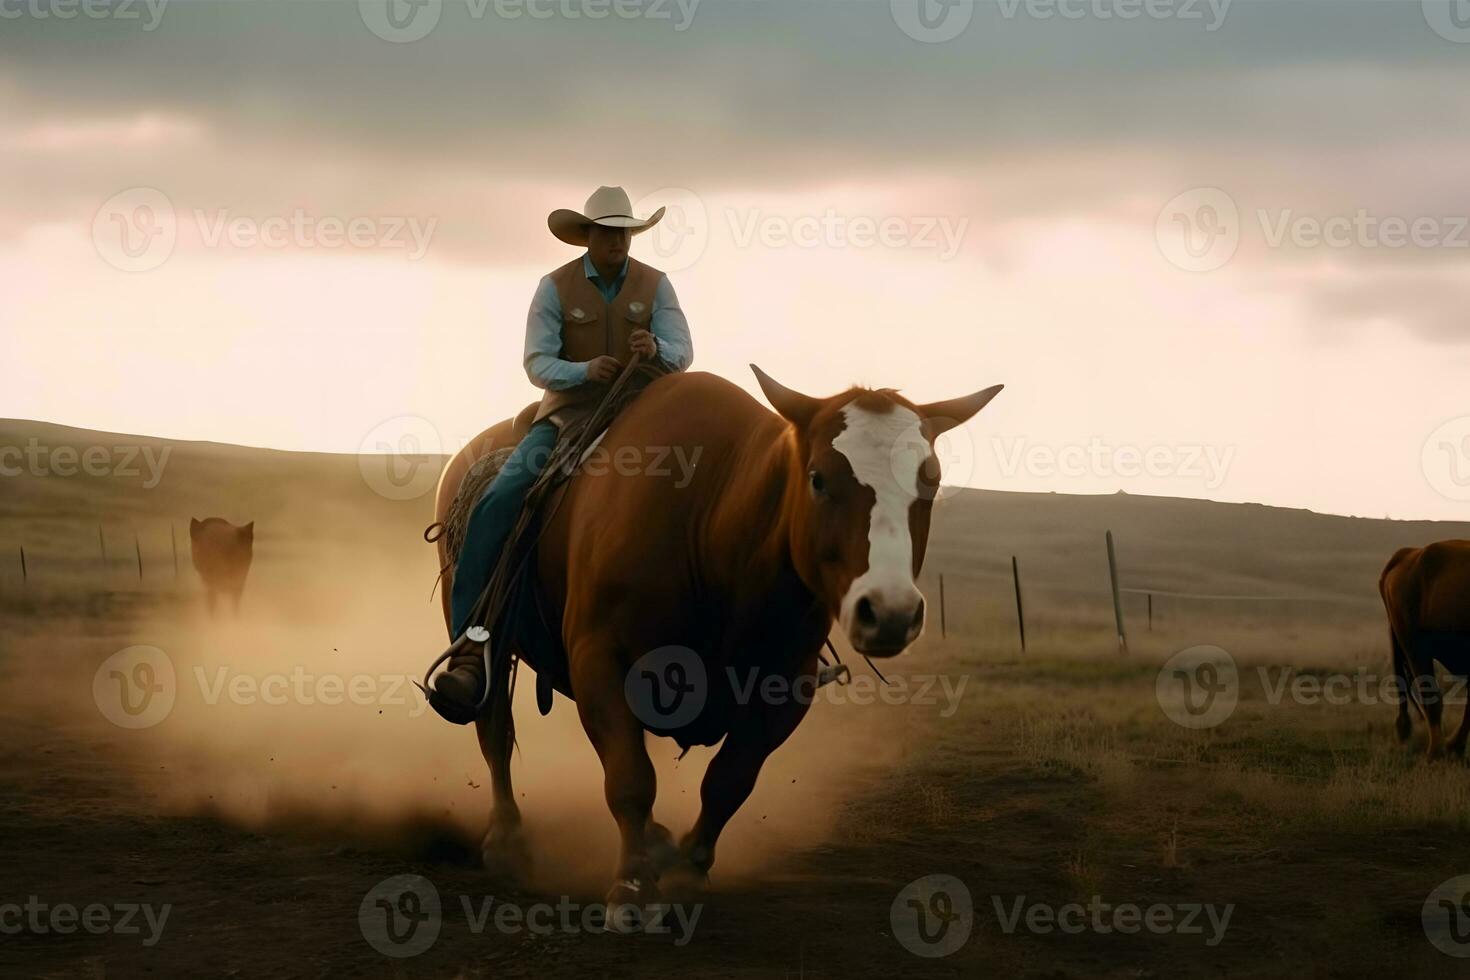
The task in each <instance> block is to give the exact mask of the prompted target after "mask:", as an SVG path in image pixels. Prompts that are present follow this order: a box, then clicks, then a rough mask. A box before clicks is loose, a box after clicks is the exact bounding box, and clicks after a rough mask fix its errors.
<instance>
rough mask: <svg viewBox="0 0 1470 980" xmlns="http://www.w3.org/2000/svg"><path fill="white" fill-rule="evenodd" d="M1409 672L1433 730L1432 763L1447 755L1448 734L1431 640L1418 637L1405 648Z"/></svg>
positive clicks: (1430, 739)
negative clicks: (1445, 752) (1446, 736)
mask: <svg viewBox="0 0 1470 980" xmlns="http://www.w3.org/2000/svg"><path fill="white" fill-rule="evenodd" d="M1404 664H1405V670H1406V672H1407V673H1408V675H1409V677H1410V688H1411V689H1412V691H1413V696H1414V703H1415V704H1416V705H1417V706H1418V708H1419V711H1420V713H1421V714H1423V715H1424V724H1425V727H1426V728H1427V729H1428V730H1429V749H1428V752H1427V755H1428V758H1429V759H1430V760H1431V761H1432V760H1434V759H1438V758H1439V757H1440V756H1441V755H1442V754H1443V753H1444V732H1443V731H1442V730H1441V728H1440V718H1441V717H1442V716H1443V714H1444V695H1443V694H1442V693H1441V692H1440V689H1439V680H1438V679H1437V678H1436V677H1435V676H1434V657H1433V655H1432V647H1431V641H1430V639H1428V638H1426V637H1424V636H1422V635H1421V636H1417V637H1415V639H1414V642H1413V643H1409V644H1405V645H1404Z"/></svg>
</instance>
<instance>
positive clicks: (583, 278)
mask: <svg viewBox="0 0 1470 980" xmlns="http://www.w3.org/2000/svg"><path fill="white" fill-rule="evenodd" d="M663 275H664V274H663V273H662V272H660V271H658V270H657V269H655V268H653V267H652V266H649V265H644V264H643V263H642V262H639V261H638V260H637V259H635V258H632V257H631V256H630V257H629V258H628V276H627V278H626V279H624V280H623V288H622V289H620V290H618V294H617V295H616V296H614V297H613V300H612V302H611V303H609V302H607V301H606V300H604V299H603V298H602V293H600V292H599V291H598V289H597V287H596V286H594V285H593V284H592V283H591V282H590V281H589V280H588V279H587V275H586V272H585V269H584V267H583V265H582V257H581V256H578V257H577V258H575V259H573V260H572V261H571V262H568V263H567V264H566V265H564V266H562V267H561V268H559V269H557V270H556V271H555V272H553V273H552V274H551V282H552V284H553V285H554V286H556V295H557V298H558V299H559V300H560V301H561V355H560V356H561V358H562V359H563V360H566V361H590V360H592V359H593V358H594V357H601V356H603V355H604V354H610V355H612V356H613V357H616V358H617V359H618V360H619V361H621V362H623V363H624V364H627V363H628V358H629V357H631V356H632V352H631V351H630V350H628V337H629V335H630V334H632V333H633V331H634V330H647V329H649V323H650V322H651V320H652V318H653V294H654V293H655V292H656V291H657V290H658V284H659V281H660V280H662V279H663ZM607 388H608V386H607V385H606V384H603V383H601V382H597V381H588V382H587V383H585V384H580V385H578V386H577V387H575V388H567V389H565V390H563V391H547V392H546V394H545V395H543V396H542V398H541V405H540V406H539V407H538V408H537V409H536V421H538V422H539V421H541V420H542V419H544V418H546V417H547V416H548V415H551V414H552V413H553V412H555V413H556V418H555V419H553V420H552V421H554V422H556V423H557V424H559V425H560V424H565V423H566V421H567V420H568V418H569V417H572V416H574V415H575V414H576V413H578V412H579V411H585V412H590V411H591V410H592V409H594V408H596V407H597V402H598V401H599V400H600V399H601V398H602V395H603V393H604V392H606V391H607Z"/></svg>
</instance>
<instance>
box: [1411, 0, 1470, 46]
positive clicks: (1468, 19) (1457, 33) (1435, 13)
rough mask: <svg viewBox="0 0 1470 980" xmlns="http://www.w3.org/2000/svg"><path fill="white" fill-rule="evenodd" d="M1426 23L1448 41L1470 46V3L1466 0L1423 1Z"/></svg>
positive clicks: (1421, 6) (1421, 5) (1422, 7)
mask: <svg viewBox="0 0 1470 980" xmlns="http://www.w3.org/2000/svg"><path fill="white" fill-rule="evenodd" d="M1420 9H1421V10H1422V11H1423V13H1424V22H1425V23H1426V24H1428V25H1429V29H1430V30H1432V31H1434V33H1436V34H1438V35H1439V36H1440V37H1442V38H1444V39H1445V40H1446V41H1454V42H1455V43H1457V44H1470V3H1467V2H1466V0H1421V4H1420Z"/></svg>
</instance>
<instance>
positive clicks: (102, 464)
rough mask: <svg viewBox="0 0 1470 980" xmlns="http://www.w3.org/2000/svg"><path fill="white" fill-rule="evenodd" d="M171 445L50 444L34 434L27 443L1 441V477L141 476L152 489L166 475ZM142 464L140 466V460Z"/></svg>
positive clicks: (146, 487) (124, 477)
mask: <svg viewBox="0 0 1470 980" xmlns="http://www.w3.org/2000/svg"><path fill="white" fill-rule="evenodd" d="M172 451H173V447H172V446H163V447H162V448H157V449H156V448H155V447H153V446H126V445H124V446H86V447H84V448H78V447H76V446H47V445H43V444H42V443H41V440H39V439H37V438H36V437H35V436H31V437H30V438H29V439H27V440H26V444H25V445H24V446H4V445H0V477H5V476H22V475H25V476H40V477H50V476H59V477H70V476H76V475H77V474H79V473H80V474H82V475H84V476H97V477H108V476H110V477H116V478H118V479H120V480H135V479H138V478H140V477H141V478H142V481H143V489H144V490H152V489H153V488H154V487H156V486H158V484H159V481H161V480H162V479H163V468H164V467H165V466H167V465H168V456H169V453H171V452H172ZM140 461H141V463H142V468H141V469H140V468H139V462H140Z"/></svg>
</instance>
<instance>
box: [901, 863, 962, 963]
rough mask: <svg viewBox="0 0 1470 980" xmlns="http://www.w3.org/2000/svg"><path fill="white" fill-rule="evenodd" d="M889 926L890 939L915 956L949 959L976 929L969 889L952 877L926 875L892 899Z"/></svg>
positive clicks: (910, 883) (906, 886) (911, 883)
mask: <svg viewBox="0 0 1470 980" xmlns="http://www.w3.org/2000/svg"><path fill="white" fill-rule="evenodd" d="M888 924H889V925H890V926H891V927H892V929H893V938H894V939H896V940H898V943H899V945H900V946H902V947H903V948H904V949H906V950H908V951H909V952H910V953H913V954H914V955H915V956H922V957H924V958H925V959H938V958H939V957H941V956H948V955H950V954H951V953H954V952H956V951H957V950H959V949H960V947H962V946H964V945H965V943H966V942H968V941H969V939H970V932H971V930H972V929H974V927H975V906H974V904H973V903H972V902H971V900H970V889H969V888H968V887H966V885H965V883H964V882H963V881H961V880H960V879H958V878H956V877H955V876H954V875H944V874H935V875H925V876H924V877H922V878H918V879H916V880H914V881H911V882H909V883H908V884H907V885H905V886H904V887H903V890H902V891H900V892H899V893H898V895H896V896H895V897H894V899H893V904H892V905H890V906H889V908H888Z"/></svg>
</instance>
